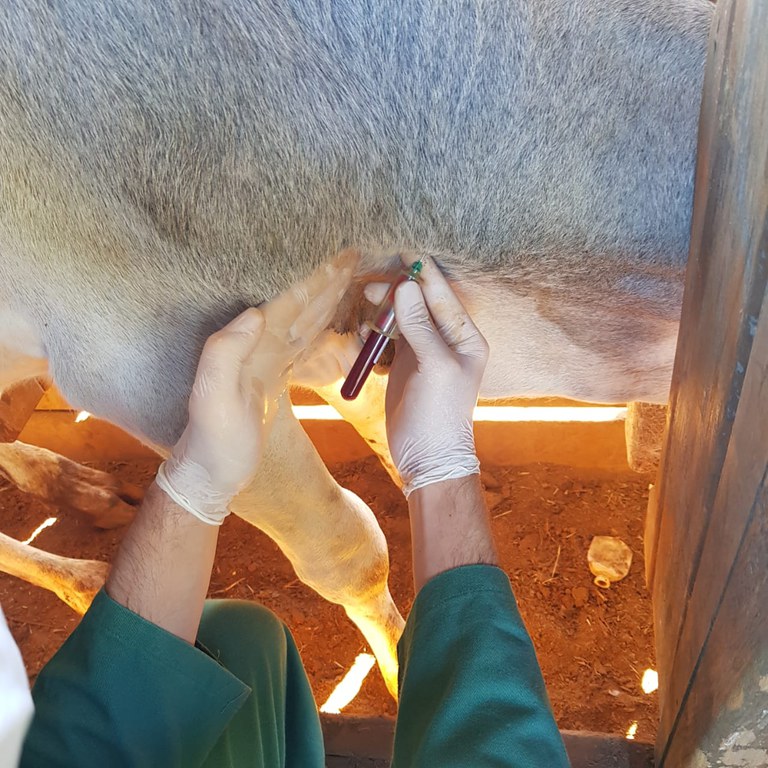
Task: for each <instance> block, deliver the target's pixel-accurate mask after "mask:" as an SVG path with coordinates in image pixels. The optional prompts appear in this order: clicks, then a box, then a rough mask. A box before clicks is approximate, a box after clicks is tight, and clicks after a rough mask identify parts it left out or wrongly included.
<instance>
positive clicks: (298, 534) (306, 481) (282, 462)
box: [232, 395, 403, 696]
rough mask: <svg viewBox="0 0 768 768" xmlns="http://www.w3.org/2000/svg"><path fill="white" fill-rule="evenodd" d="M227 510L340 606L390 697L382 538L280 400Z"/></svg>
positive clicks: (394, 628) (393, 645) (391, 648)
mask: <svg viewBox="0 0 768 768" xmlns="http://www.w3.org/2000/svg"><path fill="white" fill-rule="evenodd" d="M232 509H233V511H234V512H235V513H236V514H238V515H239V516H240V517H242V518H243V519H245V520H248V521H249V522H250V523H253V525H255V526H256V527H257V528H260V529H261V530H263V531H264V532H265V533H266V534H267V535H268V536H270V537H271V538H272V539H273V540H274V541H275V542H276V543H277V544H278V546H279V547H280V549H281V550H282V551H283V552H284V553H285V555H286V556H287V557H288V559H289V560H290V562H291V564H292V565H293V567H294V569H295V571H296V574H297V576H298V577H299V578H300V579H301V580H302V581H303V582H304V583H305V584H307V585H308V586H310V587H312V589H314V590H315V591H316V592H318V593H319V594H320V595H321V596H322V597H324V598H325V599H326V600H330V601H331V602H334V603H338V604H340V605H342V606H343V607H344V609H345V610H346V612H347V615H348V616H349V618H350V619H351V620H352V621H353V622H354V623H355V624H356V625H357V626H358V627H359V629H360V631H361V632H362V633H363V635H364V636H365V638H366V640H367V641H368V643H369V645H370V646H371V649H372V651H373V653H374V654H375V656H376V659H377V660H378V663H379V667H380V669H381V672H382V675H383V677H384V680H385V682H386V684H387V688H388V689H389V691H390V692H391V693H392V695H393V696H396V694H397V641H398V639H399V638H400V635H401V633H402V630H403V619H402V617H401V616H400V613H399V612H398V610H397V608H396V607H395V604H394V602H393V600H392V596H391V595H390V592H389V587H388V584H387V578H388V575H389V558H388V555H387V545H386V540H385V539H384V534H383V533H382V531H381V528H379V525H378V523H377V522H376V518H375V517H374V515H373V512H371V510H370V509H369V508H368V506H367V505H366V504H364V503H363V502H362V501H361V500H360V499H359V498H358V497H357V496H356V495H355V494H353V493H351V492H350V491H348V490H346V489H344V488H341V487H340V486H339V485H338V484H337V483H336V481H335V480H334V479H333V478H332V477H331V475H330V473H329V472H328V470H327V469H326V468H325V466H324V464H323V462H322V461H321V459H320V457H319V456H318V454H317V452H316V451H315V449H314V447H313V445H312V443H311V442H310V440H309V438H308V437H307V435H306V433H305V432H304V430H303V429H302V428H301V425H300V424H299V422H298V421H297V420H296V418H295V417H294V415H293V413H292V411H291V407H290V401H289V399H288V396H287V395H283V396H282V397H281V399H280V403H279V406H278V409H277V413H276V415H275V419H274V424H273V427H272V431H271V434H270V438H269V444H268V446H267V450H266V451H265V452H264V459H263V461H262V464H261V466H260V467H259V470H258V472H257V474H256V477H255V478H254V480H253V482H252V483H251V485H250V486H249V487H248V488H247V489H246V490H245V491H244V492H243V493H241V494H240V495H239V496H238V497H237V498H236V499H235V501H234V502H233V504H232Z"/></svg>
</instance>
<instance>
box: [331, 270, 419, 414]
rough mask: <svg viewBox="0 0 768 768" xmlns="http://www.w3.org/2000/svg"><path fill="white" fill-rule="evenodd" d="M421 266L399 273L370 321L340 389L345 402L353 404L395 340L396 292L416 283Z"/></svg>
mask: <svg viewBox="0 0 768 768" xmlns="http://www.w3.org/2000/svg"><path fill="white" fill-rule="evenodd" d="M422 266H423V264H422V261H421V259H419V261H414V262H413V264H411V268H410V269H408V270H404V271H403V272H401V273H400V274H399V275H398V276H397V278H396V279H395V281H394V282H393V283H392V284H391V285H390V286H389V289H388V290H387V295H386V296H385V297H384V300H383V301H382V302H381V304H379V306H378V307H377V309H376V314H375V315H374V318H373V320H372V321H370V322H369V323H368V327H369V328H370V329H371V333H370V334H369V336H368V338H367V339H366V340H365V344H363V348H362V349H361V350H360V354H359V355H358V356H357V360H355V363H354V365H353V366H352V368H351V369H350V371H349V374H348V375H347V378H346V379H345V380H344V383H343V384H342V385H341V396H342V397H343V398H344V399H345V400H354V399H355V398H356V397H357V396H358V395H359V394H360V390H361V389H362V388H363V384H365V382H366V381H367V380H368V377H369V376H370V375H371V371H372V370H373V366H374V365H376V363H378V362H379V358H380V357H381V353H382V352H383V351H384V350H385V348H386V346H387V344H389V342H390V341H391V340H392V339H394V338H396V337H397V322H396V321H395V290H397V286H398V285H400V284H401V283H404V282H406V281H407V280H418V279H419V274H420V273H421V268H422Z"/></svg>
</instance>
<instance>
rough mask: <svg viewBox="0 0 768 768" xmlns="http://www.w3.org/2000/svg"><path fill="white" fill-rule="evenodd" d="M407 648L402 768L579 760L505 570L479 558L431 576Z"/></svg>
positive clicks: (552, 766) (408, 630) (402, 648)
mask: <svg viewBox="0 0 768 768" xmlns="http://www.w3.org/2000/svg"><path fill="white" fill-rule="evenodd" d="M398 655H399V659H400V708H399V712H398V716H397V727H396V730H395V750H394V760H393V762H392V768H405V766H419V768H421V767H422V766H440V767H441V768H451V767H452V766H457V767H458V766H461V767H462V768H464V767H465V766H468V765H483V766H505V768H541V766H547V768H560V767H561V766H562V767H563V768H567V766H568V765H569V763H568V758H567V756H566V753H565V747H564V746H563V742H562V739H561V737H560V733H559V731H558V729H557V725H556V724H555V720H554V717H553V716H552V710H551V709H550V706H549V700H548V698H547V693H546V690H545V688H544V681H543V679H542V676H541V669H540V668H539V664H538V661H537V660H536V653H535V651H534V649H533V645H532V643H531V639H530V637H529V636H528V633H527V632H526V629H525V626H524V625H523V621H522V619H521V618H520V614H519V612H518V610H517V604H516V603H515V598H514V596H513V595H512V589H511V587H510V584H509V579H508V578H507V576H506V574H505V573H504V572H503V571H501V570H499V569H498V568H494V567H491V566H487V565H471V566H464V567H461V568H456V569H453V570H451V571H447V572H445V573H442V574H440V575H439V576H436V577H435V578H434V579H432V580H431V581H429V582H428V583H427V584H426V585H425V586H424V587H423V588H422V590H421V592H419V594H418V596H417V597H416V601H415V602H414V604H413V608H412V610H411V613H410V616H409V617H408V621H407V623H406V627H405V632H404V633H403V637H402V638H401V640H400V644H399V647H398Z"/></svg>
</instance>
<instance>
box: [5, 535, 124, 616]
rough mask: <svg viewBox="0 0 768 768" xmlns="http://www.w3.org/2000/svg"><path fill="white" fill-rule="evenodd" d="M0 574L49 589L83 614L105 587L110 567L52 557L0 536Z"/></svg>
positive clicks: (99, 562) (96, 561)
mask: <svg viewBox="0 0 768 768" xmlns="http://www.w3.org/2000/svg"><path fill="white" fill-rule="evenodd" d="M0 571H2V572H3V573H9V574H10V575H11V576H16V577H18V578H20V579H23V580H24V581H28V582H30V584H34V585H35V586H38V587H42V588H43V589H49V590H50V591H51V592H53V593H55V594H56V595H57V596H58V597H59V598H61V599H62V600H63V601H64V602H65V603H66V604H67V605H68V606H69V607H70V608H72V610H74V611H77V613H79V614H83V613H85V612H86V610H88V606H89V605H90V604H91V602H92V601H93V598H94V596H95V595H96V593H97V592H98V591H99V590H100V589H101V588H102V587H103V586H104V582H105V581H106V579H107V574H108V573H109V564H108V563H103V562H101V561H99V560H77V559H75V558H71V557H61V556H59V555H53V554H51V553H50V552H43V550H41V549H37V548H36V547H33V546H30V545H29V544H24V543H22V542H20V541H16V539H12V538H11V537H10V536H6V535H5V534H4V533H0Z"/></svg>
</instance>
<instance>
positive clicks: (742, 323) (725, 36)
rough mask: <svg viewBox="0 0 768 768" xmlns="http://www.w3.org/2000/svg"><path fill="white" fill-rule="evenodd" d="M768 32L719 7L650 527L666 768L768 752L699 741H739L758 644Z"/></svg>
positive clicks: (750, 7)
mask: <svg viewBox="0 0 768 768" xmlns="http://www.w3.org/2000/svg"><path fill="white" fill-rule="evenodd" d="M767 39H768V5H766V3H765V2H761V0H740V1H739V2H736V0H723V2H720V3H719V4H718V7H717V10H716V14H715V19H714V22H713V27H712V32H711V35H710V42H709V47H710V50H709V59H708V63H707V72H706V76H705V83H704V99H703V102H702V110H701V124H700V133H699V158H698V165H697V179H696V193H695V199H694V216H693V224H692V245H691V257H690V262H689V273H688V279H687V284H686V293H685V298H684V304H683V316H682V322H681V331H680V338H679V343H678V357H677V360H676V364H675V371H674V374H673V383H672V393H671V413H670V422H669V424H670V426H669V431H668V436H667V443H666V446H665V450H664V456H663V459H662V469H661V474H660V477H659V484H658V501H657V504H656V508H657V511H658V517H657V519H656V521H655V522H651V521H649V526H648V530H649V531H651V532H652V531H653V529H654V527H655V529H656V530H658V539H657V542H656V545H655V555H654V558H653V563H652V565H651V576H652V578H653V585H654V589H653V594H654V619H655V625H656V641H657V659H658V666H659V673H660V691H659V695H660V705H661V722H660V728H659V734H658V743H657V747H658V754H659V756H660V758H661V762H662V764H663V765H666V766H669V768H678V766H684V765H688V764H689V763H688V762H687V761H694V762H695V761H696V760H698V761H699V763H696V764H701V765H702V766H703V765H709V764H712V765H715V764H717V765H720V764H729V765H730V764H733V765H768V753H766V760H765V761H763V762H754V763H752V762H733V763H727V762H726V763H721V762H718V760H719V756H718V754H716V752H717V749H714V748H713V746H712V745H713V744H715V742H716V740H717V737H718V736H719V738H720V742H721V743H722V744H725V745H726V746H728V745H729V744H730V743H731V742H730V740H731V739H732V738H737V737H736V735H735V732H734V731H733V730H732V729H733V728H734V727H736V726H735V725H734V724H733V723H732V722H730V720H729V718H728V716H727V715H726V714H725V713H726V712H727V703H728V701H729V700H730V699H731V696H732V694H733V692H734V690H735V688H734V687H737V688H739V687H741V688H740V689H742V693H743V690H746V689H749V687H750V684H749V683H748V679H747V678H748V677H749V675H750V674H752V675H753V676H754V674H756V672H755V670H757V669H758V668H759V667H760V665H761V664H762V661H761V659H762V657H763V655H764V652H765V648H766V642H768V637H766V635H765V629H764V628H763V627H764V626H768V604H766V603H765V602H764V601H763V603H762V605H761V604H760V603H759V602H758V603H757V604H756V606H755V610H757V611H758V614H757V618H756V617H755V615H749V614H748V613H746V612H743V611H741V610H740V608H739V606H740V605H741V606H743V607H744V608H746V607H747V606H748V605H750V604H751V600H752V598H753V597H754V595H753V594H752V592H750V591H749V590H756V591H759V589H761V588H762V587H760V585H759V584H758V583H757V582H759V579H757V581H756V580H755V578H756V573H754V572H752V571H753V570H754V569H755V568H757V569H760V568H761V569H762V571H766V569H768V554H767V553H766V552H764V551H763V550H760V549H758V550H754V551H752V550H750V552H751V554H749V553H748V554H744V552H745V550H744V547H745V541H746V531H747V528H748V526H750V525H754V519H753V518H754V515H755V499H757V498H762V497H761V496H760V493H761V490H760V489H761V484H762V483H764V475H765V468H766V462H767V461H768V431H766V430H765V423H764V418H763V413H764V410H765V404H766V402H768V384H767V383H766V381H767V379H768V299H766V286H767V285H768V177H767V175H766V169H768V133H767V132H766V126H768V89H766V83H767V82H768V50H767V49H766V46H765V41H766V40H767ZM764 310H765V311H764ZM763 512H764V510H763ZM760 558H762V560H761V559H760ZM742 571H744V572H742ZM747 572H749V573H750V574H751V575H750V576H749V577H747ZM750 584H751V586H750ZM750 633H751V634H750ZM729 636H730V637H729ZM751 685H752V688H751V690H752V692H753V693H754V696H755V697H756V698H753V699H752V700H751V701H750V702H749V705H750V706H754V707H757V708H758V711H759V712H762V711H764V709H765V708H766V706H768V703H766V702H764V701H763V702H759V701H758V699H759V698H761V697H762V698H764V697H765V693H763V692H762V691H759V687H756V686H757V683H755V682H754V680H753V681H752V684H751ZM744 686H746V688H745V687H744ZM748 709H749V707H747V710H748ZM752 714H753V713H752V712H750V711H743V712H741V714H740V717H742V719H743V720H745V721H747V720H749V718H750V716H751V715H752ZM729 729H730V730H729ZM705 736H706V738H707V739H709V741H708V742H707V744H708V745H709V746H706V747H705V746H704V742H703V741H702V743H699V741H700V740H703V739H704V738H705ZM760 738H762V736H760V737H759V738H758V737H755V739H756V741H759V740H760ZM731 746H733V745H732V744H731ZM705 749H706V750H709V751H708V752H706V754H705V752H704V751H703V750H705ZM697 750H698V751H697ZM710 752H711V754H710ZM720 756H721V755H720ZM709 759H711V760H713V762H712V763H709V762H706V761H707V760H709ZM760 759H761V760H762V758H760ZM694 762H691V764H694Z"/></svg>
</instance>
